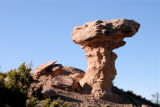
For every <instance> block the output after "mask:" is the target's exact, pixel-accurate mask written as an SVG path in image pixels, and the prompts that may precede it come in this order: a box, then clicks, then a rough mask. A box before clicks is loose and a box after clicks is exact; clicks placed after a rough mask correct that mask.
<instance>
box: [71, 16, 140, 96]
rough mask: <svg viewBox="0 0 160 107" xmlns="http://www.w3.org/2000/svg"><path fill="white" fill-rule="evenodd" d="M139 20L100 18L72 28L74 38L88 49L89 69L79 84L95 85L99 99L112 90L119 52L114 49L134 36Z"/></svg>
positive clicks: (93, 92)
mask: <svg viewBox="0 0 160 107" xmlns="http://www.w3.org/2000/svg"><path fill="white" fill-rule="evenodd" d="M139 27H140V24H139V23H137V22H135V21H133V20H127V19H114V20H104V21H102V20H97V21H93V22H89V23H86V24H84V25H82V26H76V27H75V28H74V30H73V32H72V40H73V41H74V42H75V43H77V44H80V45H81V46H82V48H83V49H85V51H86V59H87V61H88V66H87V71H86V73H85V76H84V78H82V79H81V80H80V85H81V86H82V87H83V86H85V84H87V85H90V86H91V87H92V94H93V95H94V97H95V98H96V99H100V98H103V97H105V96H106V95H107V93H108V92H111V88H112V81H113V80H114V78H115V75H116V74H117V73H116V69H115V60H116V58H117V55H116V54H115V53H114V52H112V50H113V49H116V48H119V47H121V46H123V45H125V41H123V39H124V38H125V37H132V36H133V35H134V34H135V33H136V32H137V31H138V29H139Z"/></svg>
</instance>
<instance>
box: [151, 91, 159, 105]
mask: <svg viewBox="0 0 160 107" xmlns="http://www.w3.org/2000/svg"><path fill="white" fill-rule="evenodd" d="M151 96H152V101H153V102H154V103H155V104H160V93H159V92H155V93H154V94H152V95H151Z"/></svg>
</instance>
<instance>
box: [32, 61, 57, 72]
mask: <svg viewBox="0 0 160 107" xmlns="http://www.w3.org/2000/svg"><path fill="white" fill-rule="evenodd" d="M56 62H57V61H56V60H55V61H51V62H47V63H44V64H41V65H39V66H38V67H37V68H36V69H34V72H41V71H43V70H45V69H47V68H48V67H50V66H51V65H53V64H55V63H56Z"/></svg>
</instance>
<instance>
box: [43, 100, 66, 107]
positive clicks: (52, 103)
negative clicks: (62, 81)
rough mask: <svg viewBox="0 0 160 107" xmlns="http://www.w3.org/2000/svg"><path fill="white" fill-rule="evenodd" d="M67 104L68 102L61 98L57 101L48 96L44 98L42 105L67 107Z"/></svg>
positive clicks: (45, 106) (44, 106)
mask: <svg viewBox="0 0 160 107" xmlns="http://www.w3.org/2000/svg"><path fill="white" fill-rule="evenodd" d="M67 106H68V104H67V103H66V102H64V101H62V100H60V98H58V99H57V100H56V101H51V99H50V98H48V99H46V100H44V102H43V106H42V107H67Z"/></svg>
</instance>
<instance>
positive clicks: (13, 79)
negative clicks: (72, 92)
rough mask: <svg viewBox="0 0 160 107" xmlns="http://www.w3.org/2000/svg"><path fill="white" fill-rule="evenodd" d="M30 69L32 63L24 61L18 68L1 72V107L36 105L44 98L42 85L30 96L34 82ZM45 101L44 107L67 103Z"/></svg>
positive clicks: (60, 106)
mask: <svg viewBox="0 0 160 107" xmlns="http://www.w3.org/2000/svg"><path fill="white" fill-rule="evenodd" d="M30 71H31V68H30V65H26V64H25V63H23V64H21V65H20V66H19V67H18V69H13V70H10V71H8V72H6V73H2V72H0V107H35V105H36V104H38V102H39V99H42V100H43V96H42V93H41V91H42V87H39V88H37V89H33V92H32V95H31V96H28V92H29V89H31V83H32V82H33V79H32V76H31V75H30ZM45 101H46V103H45V105H46V106H44V107H66V106H64V105H65V104H66V103H62V102H61V101H60V100H57V101H54V102H51V100H49V99H46V100H45ZM47 102H48V103H47ZM47 104H48V106H47ZM56 105H58V106H56Z"/></svg>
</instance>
